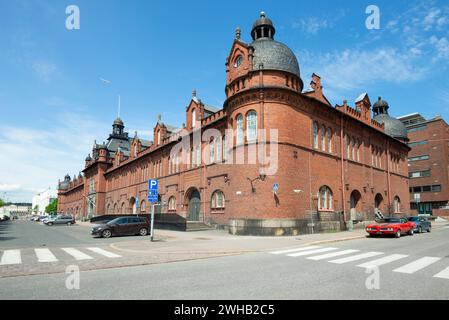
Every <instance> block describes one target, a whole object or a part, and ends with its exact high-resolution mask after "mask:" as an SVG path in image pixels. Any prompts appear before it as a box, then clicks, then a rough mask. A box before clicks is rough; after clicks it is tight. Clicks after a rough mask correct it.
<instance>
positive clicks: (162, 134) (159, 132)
mask: <svg viewBox="0 0 449 320" xmlns="http://www.w3.org/2000/svg"><path fill="white" fill-rule="evenodd" d="M153 134H154V144H155V146H156V147H158V146H160V145H162V144H163V141H164V139H165V138H166V137H167V128H166V127H165V125H164V123H163V122H162V117H161V115H158V119H157V123H156V126H155V127H154V131H153Z"/></svg>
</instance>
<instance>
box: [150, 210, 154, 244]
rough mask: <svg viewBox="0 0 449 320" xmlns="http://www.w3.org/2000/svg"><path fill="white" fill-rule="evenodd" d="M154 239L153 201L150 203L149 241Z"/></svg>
mask: <svg viewBox="0 0 449 320" xmlns="http://www.w3.org/2000/svg"><path fill="white" fill-rule="evenodd" d="M153 241H154V203H152V204H151V242H153Z"/></svg>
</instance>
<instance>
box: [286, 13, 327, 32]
mask: <svg viewBox="0 0 449 320" xmlns="http://www.w3.org/2000/svg"><path fill="white" fill-rule="evenodd" d="M328 27H329V22H328V21H327V20H326V19H318V18H315V17H313V18H308V19H300V20H298V21H297V22H294V23H293V28H294V29H301V30H303V31H305V32H306V33H308V34H312V35H314V34H317V33H318V31H320V30H322V29H327V28H328Z"/></svg>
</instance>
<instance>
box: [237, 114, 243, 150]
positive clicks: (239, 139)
mask: <svg viewBox="0 0 449 320" xmlns="http://www.w3.org/2000/svg"><path fill="white" fill-rule="evenodd" d="M242 143H243V116H242V115H241V114H239V115H238V116H237V144H242Z"/></svg>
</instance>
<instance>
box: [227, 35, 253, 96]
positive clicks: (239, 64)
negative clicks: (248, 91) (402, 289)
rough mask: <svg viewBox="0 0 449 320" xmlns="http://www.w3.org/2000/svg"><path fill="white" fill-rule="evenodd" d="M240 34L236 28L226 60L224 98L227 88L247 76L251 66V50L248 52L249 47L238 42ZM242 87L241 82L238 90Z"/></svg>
mask: <svg viewBox="0 0 449 320" xmlns="http://www.w3.org/2000/svg"><path fill="white" fill-rule="evenodd" d="M240 34H241V31H240V28H237V30H236V36H235V39H234V43H233V45H232V47H231V50H230V52H229V56H228V58H227V59H226V88H227V90H226V96H229V86H230V85H232V84H233V82H234V80H236V79H238V78H241V77H243V76H245V75H247V74H248V72H249V71H250V70H251V66H252V57H253V56H252V54H253V52H252V51H253V50H250V46H249V45H247V44H246V43H244V42H243V41H241V40H240ZM243 85H244V84H243V81H242V82H241V83H240V88H242V87H243Z"/></svg>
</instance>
